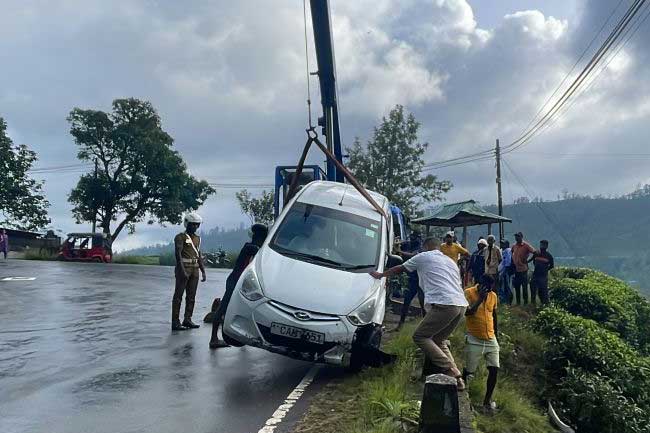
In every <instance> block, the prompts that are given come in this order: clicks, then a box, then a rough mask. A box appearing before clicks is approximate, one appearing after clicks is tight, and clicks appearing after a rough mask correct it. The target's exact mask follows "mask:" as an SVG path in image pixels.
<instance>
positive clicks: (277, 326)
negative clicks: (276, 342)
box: [271, 323, 325, 344]
mask: <svg viewBox="0 0 650 433" xmlns="http://www.w3.org/2000/svg"><path fill="white" fill-rule="evenodd" d="M271 334H275V335H281V336H283V337H289V338H295V339H297V340H305V341H307V342H309V343H316V344H323V343H324V342H325V334H323V333H321V332H315V331H308V330H307V329H300V328H296V327H294V326H289V325H283V324H282V323H271Z"/></svg>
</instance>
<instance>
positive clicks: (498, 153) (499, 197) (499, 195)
mask: <svg viewBox="0 0 650 433" xmlns="http://www.w3.org/2000/svg"><path fill="white" fill-rule="evenodd" d="M494 153H495V156H496V159H497V202H498V206H499V216H503V194H502V193H501V148H500V147H499V139H498V138H497V145H496V148H495V152H494ZM499 241H503V221H499Z"/></svg>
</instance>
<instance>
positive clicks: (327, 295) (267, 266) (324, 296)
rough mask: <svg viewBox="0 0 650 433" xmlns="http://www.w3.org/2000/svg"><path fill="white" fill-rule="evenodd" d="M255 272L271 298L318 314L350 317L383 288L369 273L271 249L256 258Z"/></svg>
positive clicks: (267, 248)
mask: <svg viewBox="0 0 650 433" xmlns="http://www.w3.org/2000/svg"><path fill="white" fill-rule="evenodd" d="M255 270H256V272H257V277H258V279H259V281H260V284H261V285H262V290H263V291H264V294H265V295H266V296H267V297H268V298H270V299H272V300H274V301H277V302H281V303H283V304H286V305H290V306H292V307H295V308H301V309H304V310H307V311H313V312H316V313H324V314H336V315H339V316H342V315H347V314H349V313H350V312H352V311H353V310H354V309H355V308H356V307H358V306H359V305H360V304H361V303H362V302H363V301H365V300H366V299H368V298H369V297H370V296H371V295H372V294H373V293H375V292H376V291H377V290H379V288H380V287H381V282H380V281H379V280H375V279H374V278H373V277H371V276H370V275H369V274H368V273H365V272H362V273H353V272H346V271H341V270H338V269H333V268H327V267H324V266H319V265H315V264H313V263H307V262H303V261H300V260H296V259H293V258H289V257H286V256H283V255H282V254H279V253H277V252H276V251H274V250H273V249H271V248H270V247H268V246H264V247H263V248H262V249H260V251H259V252H258V253H257V255H256V256H255Z"/></svg>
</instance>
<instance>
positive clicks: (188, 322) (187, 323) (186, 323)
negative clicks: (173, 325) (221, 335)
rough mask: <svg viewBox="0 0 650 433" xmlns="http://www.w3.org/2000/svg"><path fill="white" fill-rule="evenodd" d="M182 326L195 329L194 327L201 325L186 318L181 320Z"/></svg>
mask: <svg viewBox="0 0 650 433" xmlns="http://www.w3.org/2000/svg"><path fill="white" fill-rule="evenodd" d="M183 326H184V327H186V328H189V329H196V328H200V327H201V325H197V324H196V323H194V322H192V321H191V320H188V319H186V320H183Z"/></svg>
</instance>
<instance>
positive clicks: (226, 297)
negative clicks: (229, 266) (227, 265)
mask: <svg viewBox="0 0 650 433" xmlns="http://www.w3.org/2000/svg"><path fill="white" fill-rule="evenodd" d="M238 279H239V278H238V276H233V275H232V274H230V275H229V276H228V278H226V291H225V293H224V294H223V298H221V304H220V305H219V308H218V309H217V311H216V312H215V313H214V321H213V322H212V323H216V322H221V323H223V319H224V318H225V317H226V311H227V310H228V304H229V303H230V298H232V294H233V292H234V291H235V286H236V285H237V280H238Z"/></svg>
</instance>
